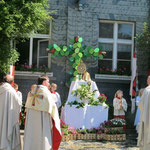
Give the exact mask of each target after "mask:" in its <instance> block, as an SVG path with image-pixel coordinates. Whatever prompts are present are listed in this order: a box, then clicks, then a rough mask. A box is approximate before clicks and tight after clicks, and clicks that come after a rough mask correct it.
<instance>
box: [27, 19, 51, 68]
mask: <svg viewBox="0 0 150 150" xmlns="http://www.w3.org/2000/svg"><path fill="white" fill-rule="evenodd" d="M51 30H52V19H50V25H49V34H37V33H36V34H35V33H34V31H33V34H32V35H31V36H30V46H29V65H30V66H32V58H33V57H32V56H33V39H34V38H40V39H43V40H49V43H50V42H51V34H52V32H51ZM38 51H39V50H38V49H37V52H38ZM49 56H50V55H49V54H48V57H47V59H48V68H50V67H51V58H50V57H49ZM37 61H38V53H37ZM38 64H39V62H37V67H38Z"/></svg>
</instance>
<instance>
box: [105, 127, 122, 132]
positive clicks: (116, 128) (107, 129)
mask: <svg viewBox="0 0 150 150" xmlns="http://www.w3.org/2000/svg"><path fill="white" fill-rule="evenodd" d="M109 130H123V127H111V128H104V133H106V132H107V131H109Z"/></svg>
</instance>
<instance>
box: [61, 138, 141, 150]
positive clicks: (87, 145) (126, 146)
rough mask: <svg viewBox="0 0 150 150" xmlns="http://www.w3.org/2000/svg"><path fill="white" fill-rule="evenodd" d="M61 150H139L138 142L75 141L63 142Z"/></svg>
mask: <svg viewBox="0 0 150 150" xmlns="http://www.w3.org/2000/svg"><path fill="white" fill-rule="evenodd" d="M59 150H139V148H138V147H137V146H136V140H126V141H125V142H108V141H93V140H92V141H91V140H88V141H87V140H77V141H75V140H73V141H69V142H62V143H61V145H60V148H59Z"/></svg>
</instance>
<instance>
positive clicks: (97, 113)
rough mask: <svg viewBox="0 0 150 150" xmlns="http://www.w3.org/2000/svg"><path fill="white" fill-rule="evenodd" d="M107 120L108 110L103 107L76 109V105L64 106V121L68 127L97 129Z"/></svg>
mask: <svg viewBox="0 0 150 150" xmlns="http://www.w3.org/2000/svg"><path fill="white" fill-rule="evenodd" d="M105 120H106V121H107V120H108V108H105V106H88V105H86V106H85V107H84V108H79V109H77V108H76V105H72V107H70V106H69V105H65V108H64V121H65V123H66V124H68V125H69V126H70V127H74V128H75V129H78V128H82V129H84V128H86V129H91V128H97V127H99V125H100V124H101V123H102V122H104V121H105Z"/></svg>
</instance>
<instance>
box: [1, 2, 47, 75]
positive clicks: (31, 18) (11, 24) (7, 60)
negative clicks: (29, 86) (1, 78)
mask: <svg viewBox="0 0 150 150" xmlns="http://www.w3.org/2000/svg"><path fill="white" fill-rule="evenodd" d="M47 9H48V5H47V0H0V18H1V19H0V35H1V36H0V54H1V55H0V72H1V73H7V72H8V70H9V65H10V64H14V63H15V62H16V61H17V60H18V57H19V54H18V52H17V51H16V50H15V49H12V48H11V46H10V43H11V40H18V39H19V38H27V37H28V36H29V35H30V34H31V33H32V31H33V30H34V31H35V32H36V31H37V30H38V29H39V28H44V27H45V20H46V19H49V18H50V17H49V13H48V12H47Z"/></svg>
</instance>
